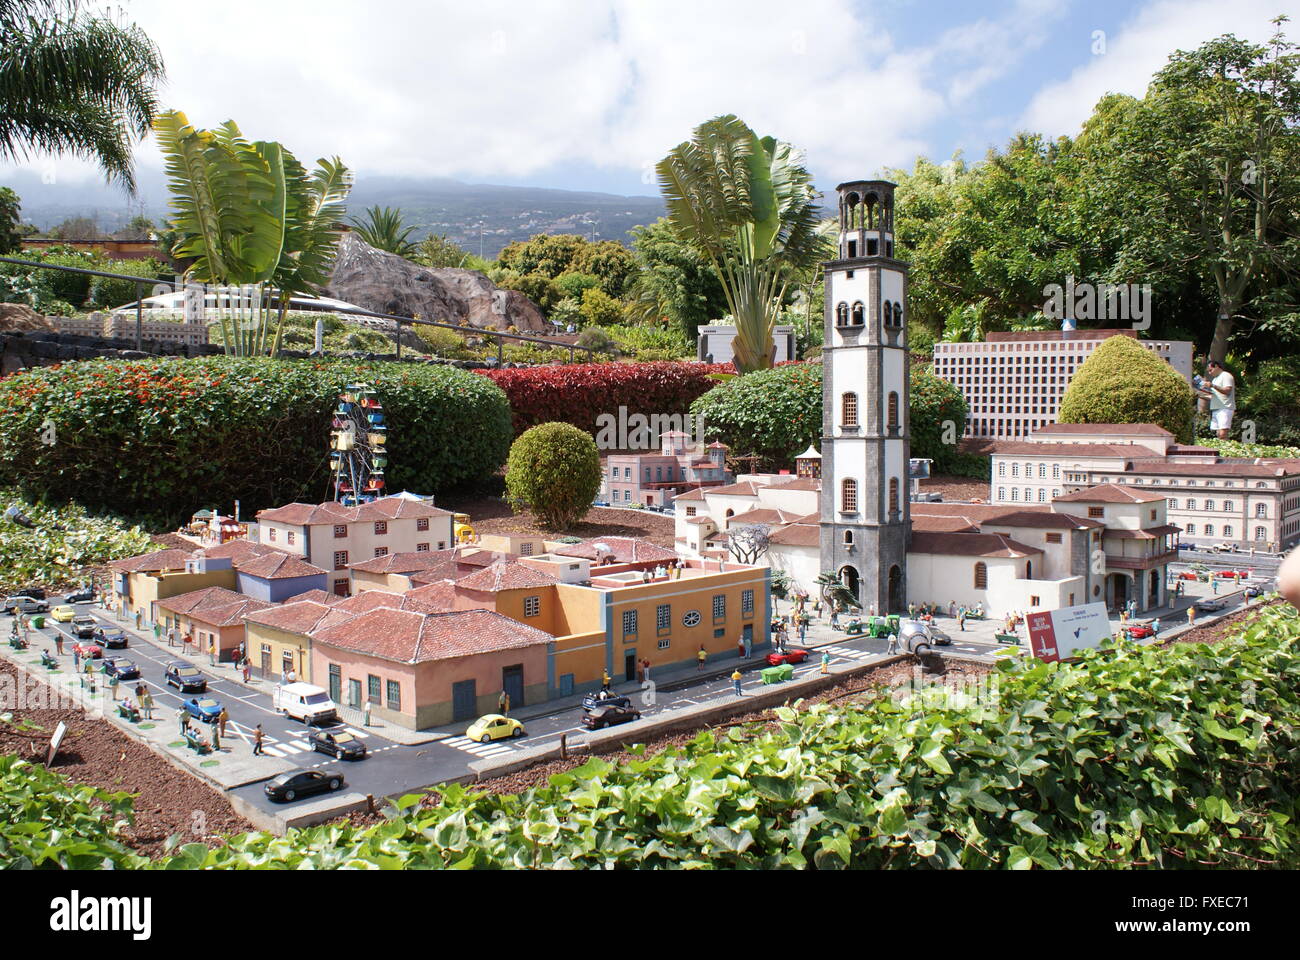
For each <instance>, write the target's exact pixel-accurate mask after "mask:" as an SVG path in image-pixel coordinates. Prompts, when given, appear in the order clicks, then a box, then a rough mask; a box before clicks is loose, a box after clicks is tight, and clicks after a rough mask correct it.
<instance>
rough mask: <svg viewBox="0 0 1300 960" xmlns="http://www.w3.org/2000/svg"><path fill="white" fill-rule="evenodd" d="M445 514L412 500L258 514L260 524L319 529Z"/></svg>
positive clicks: (297, 506)
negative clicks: (281, 524)
mask: <svg viewBox="0 0 1300 960" xmlns="http://www.w3.org/2000/svg"><path fill="white" fill-rule="evenodd" d="M449 516H451V514H450V513H449V512H448V511H446V510H439V509H438V508H437V507H435V506H433V505H431V504H428V503H425V502H424V501H422V500H412V499H410V498H409V497H384V498H382V499H380V500H372V501H371V502H370V503H362V504H359V505H357V506H355V507H345V506H343V505H342V504H341V503H335V502H333V501H329V502H327V503H319V504H311V503H289V504H286V505H285V506H283V507H275V508H273V509H271V510H259V511H258V513H257V519H258V520H265V521H269V522H271V523H287V524H292V525H294V526H299V527H301V526H317V525H320V524H335V523H366V522H371V521H375V520H405V519H408V518H411V517H449Z"/></svg>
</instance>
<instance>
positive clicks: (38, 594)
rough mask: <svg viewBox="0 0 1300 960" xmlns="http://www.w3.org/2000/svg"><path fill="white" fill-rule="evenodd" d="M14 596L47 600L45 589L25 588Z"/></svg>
mask: <svg viewBox="0 0 1300 960" xmlns="http://www.w3.org/2000/svg"><path fill="white" fill-rule="evenodd" d="M14 596H16V597H31V598H32V599H33V600H44V599H45V588H44V587H24V588H23V589H22V590H19V591H18V592H17V593H15V594H14Z"/></svg>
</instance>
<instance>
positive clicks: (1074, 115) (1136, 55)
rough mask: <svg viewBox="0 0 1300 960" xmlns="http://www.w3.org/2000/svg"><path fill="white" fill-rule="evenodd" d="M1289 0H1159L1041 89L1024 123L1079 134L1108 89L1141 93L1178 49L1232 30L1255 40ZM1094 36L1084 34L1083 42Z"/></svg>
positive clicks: (1265, 33) (1029, 127)
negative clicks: (1086, 60)
mask: <svg viewBox="0 0 1300 960" xmlns="http://www.w3.org/2000/svg"><path fill="white" fill-rule="evenodd" d="M1286 5H1287V0H1232V2H1230V3H1224V2H1223V0H1158V2H1155V3H1151V4H1149V5H1147V6H1146V7H1144V8H1143V9H1142V10H1141V11H1139V12H1138V13H1137V14H1136V15H1135V16H1133V17H1132V18H1131V19H1130V20H1129V21H1128V22H1127V23H1125V24H1124V25H1123V26H1121V27H1120V28H1119V29H1118V30H1116V31H1113V32H1112V33H1108V34H1107V35H1106V36H1105V38H1104V40H1105V53H1102V54H1099V55H1095V56H1093V57H1092V59H1091V60H1090V62H1089V63H1087V64H1085V65H1084V66H1081V67H1079V68H1078V69H1077V70H1075V71H1074V72H1073V73H1071V74H1070V76H1069V77H1068V78H1067V79H1066V80H1063V81H1061V82H1060V83H1057V84H1053V85H1051V86H1048V87H1045V88H1044V89H1042V90H1040V91H1039V92H1038V93H1037V94H1036V95H1035V97H1034V99H1033V100H1032V101H1031V102H1030V104H1029V106H1028V107H1027V108H1026V110H1025V112H1024V114H1023V116H1022V117H1021V120H1020V124H1019V128H1020V129H1025V130H1037V131H1041V132H1043V133H1045V134H1048V135H1049V136H1059V135H1066V136H1074V135H1075V134H1077V133H1078V132H1079V129H1080V127H1081V126H1082V125H1083V123H1084V121H1085V120H1087V119H1088V117H1089V116H1091V114H1092V109H1093V107H1094V106H1096V104H1097V101H1098V100H1100V99H1101V98H1102V97H1103V96H1104V95H1105V94H1107V93H1127V94H1131V95H1133V96H1141V95H1142V94H1144V93H1145V92H1146V88H1147V85H1148V84H1149V83H1150V81H1151V76H1152V74H1154V73H1155V72H1157V71H1158V70H1159V69H1160V68H1161V67H1163V66H1164V65H1165V63H1166V62H1167V60H1168V58H1169V55H1170V54H1171V53H1172V52H1173V51H1175V50H1191V49H1195V48H1196V47H1198V46H1200V45H1201V44H1202V43H1204V42H1205V41H1207V40H1210V39H1213V38H1214V37H1217V36H1220V35H1222V34H1225V33H1233V34H1236V35H1237V36H1238V37H1240V38H1242V39H1244V40H1253V41H1255V42H1256V43H1260V42H1264V41H1266V40H1267V39H1268V38H1269V37H1270V36H1271V35H1272V33H1273V27H1272V25H1271V24H1270V23H1269V20H1270V19H1271V18H1272V17H1274V16H1276V15H1277V14H1278V13H1279V11H1280V9H1281V8H1283V7H1285V6H1286ZM1091 43H1092V39H1091V36H1089V37H1082V38H1080V44H1081V46H1091Z"/></svg>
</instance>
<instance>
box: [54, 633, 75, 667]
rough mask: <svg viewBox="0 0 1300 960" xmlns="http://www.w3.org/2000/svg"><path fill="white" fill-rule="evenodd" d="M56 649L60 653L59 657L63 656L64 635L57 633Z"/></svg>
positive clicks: (55, 637)
mask: <svg viewBox="0 0 1300 960" xmlns="http://www.w3.org/2000/svg"><path fill="white" fill-rule="evenodd" d="M54 649H55V650H57V651H58V652H59V656H63V634H62V633H55V635H54ZM74 665H75V661H74Z"/></svg>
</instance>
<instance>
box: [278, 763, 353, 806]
mask: <svg viewBox="0 0 1300 960" xmlns="http://www.w3.org/2000/svg"><path fill="white" fill-rule="evenodd" d="M346 783H347V781H345V780H344V779H343V774H341V773H335V772H333V771H330V770H300V771H298V772H297V773H282V774H280V775H279V776H278V777H274V778H272V779H271V780H268V781H267V783H266V788H265V789H266V796H267V799H269V800H274V801H276V802H277V803H280V802H283V803H291V802H293V801H294V800H297V799H298V798H299V797H310V796H312V795H313V794H317V793H329V792H330V791H331V790H341V789H343V787H344V786H345V785H346Z"/></svg>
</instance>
